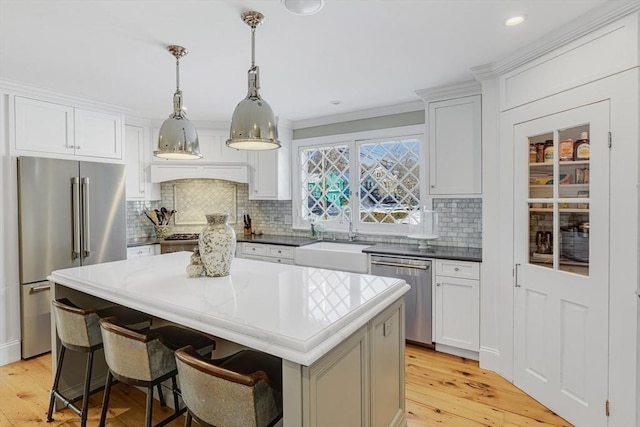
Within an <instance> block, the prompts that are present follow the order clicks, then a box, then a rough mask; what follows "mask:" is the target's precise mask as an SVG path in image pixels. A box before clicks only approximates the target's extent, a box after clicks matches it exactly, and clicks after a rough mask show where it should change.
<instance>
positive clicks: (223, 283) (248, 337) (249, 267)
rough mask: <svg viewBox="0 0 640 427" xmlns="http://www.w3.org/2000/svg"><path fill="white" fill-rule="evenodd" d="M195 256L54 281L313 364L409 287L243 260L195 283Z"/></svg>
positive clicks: (71, 271) (137, 262)
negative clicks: (190, 271) (191, 269)
mask: <svg viewBox="0 0 640 427" xmlns="http://www.w3.org/2000/svg"><path fill="white" fill-rule="evenodd" d="M190 256H191V252H176V253H170V254H164V255H156V256H151V257H137V258H133V259H130V260H123V261H116V262H110V263H104V264H97V265H89V266H83V267H74V268H68V269H64V270H57V271H54V272H53V273H51V275H50V276H49V278H48V279H49V280H51V281H53V282H56V283H59V284H62V285H64V286H67V287H69V288H72V289H76V290H79V291H82V292H84V293H87V294H89V295H94V296H96V297H99V298H103V299H105V300H108V301H112V302H114V303H117V304H121V305H125V306H128V307H132V308H135V309H137V310H140V311H143V312H145V313H148V314H150V315H152V316H156V317H159V318H163V319H166V320H168V321H171V322H175V323H177V324H181V325H184V326H187V327H191V328H193V329H196V330H200V331H202V332H205V333H208V334H211V335H214V336H218V337H220V338H223V339H226V340H229V341H233V342H236V343H238V344H242V345H245V346H247V347H250V348H254V349H256V350H260V351H264V352H266V353H270V354H273V355H275V356H278V357H281V358H283V359H287V360H290V361H293V362H295V363H299V364H301V365H307V366H309V365H311V364H312V363H313V362H315V361H316V360H318V359H319V358H320V357H322V356H323V355H324V354H326V353H327V352H329V351H330V350H331V349H332V348H333V347H335V346H336V345H337V344H339V343H340V342H342V341H343V340H344V339H345V338H347V337H348V336H349V335H351V334H352V333H353V332H355V331H356V330H357V329H358V328H360V327H361V326H362V325H364V324H366V323H367V322H368V321H369V320H371V319H372V318H373V317H374V316H375V315H376V314H378V313H380V312H381V311H382V310H383V309H384V308H386V307H387V306H389V305H390V304H391V303H392V302H394V301H396V300H397V299H398V298H400V297H401V296H402V295H404V293H405V292H406V291H407V290H408V289H409V285H407V284H406V283H405V282H404V281H403V280H400V279H393V278H385V277H376V276H370V275H366V274H355V273H347V272H341V271H333V270H322V269H317V268H307V267H298V266H292V265H283V264H276V263H268V262H263V261H254V260H248V259H241V258H236V259H234V260H233V264H232V266H231V274H230V275H229V276H227V277H219V278H213V277H200V278H188V277H187V274H186V266H187V264H189V258H190Z"/></svg>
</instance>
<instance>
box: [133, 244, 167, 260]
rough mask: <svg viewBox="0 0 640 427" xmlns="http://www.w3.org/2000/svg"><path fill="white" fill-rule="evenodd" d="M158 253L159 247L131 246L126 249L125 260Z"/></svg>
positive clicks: (156, 245) (155, 245)
mask: <svg viewBox="0 0 640 427" xmlns="http://www.w3.org/2000/svg"><path fill="white" fill-rule="evenodd" d="M159 253H160V245H158V244H154V245H142V246H131V247H129V248H127V259H131V258H137V257H140V256H151V255H158V254H159Z"/></svg>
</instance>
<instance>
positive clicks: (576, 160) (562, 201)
mask: <svg viewBox="0 0 640 427" xmlns="http://www.w3.org/2000/svg"><path fill="white" fill-rule="evenodd" d="M589 134H590V126H589V124H588V123H586V124H581V125H577V126H573V127H568V128H565V129H553V130H550V131H549V132H548V133H543V134H539V135H535V136H530V137H529V138H528V140H527V142H528V144H529V146H528V149H529V156H528V162H529V165H528V171H529V198H528V200H527V202H528V205H529V263H531V264H535V265H539V266H543V267H548V268H555V269H558V270H564V271H570V272H573V273H578V274H583V275H588V274H589V231H590V215H589V186H590V175H589V170H590V162H591V156H590V154H591V150H590V143H589ZM556 219H557V226H555V227H554V224H556ZM556 253H557V255H558V256H554V254H556ZM556 263H557V264H556Z"/></svg>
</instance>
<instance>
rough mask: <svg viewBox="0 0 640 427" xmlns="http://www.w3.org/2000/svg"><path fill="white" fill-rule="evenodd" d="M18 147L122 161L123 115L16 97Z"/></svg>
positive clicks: (41, 151) (16, 144)
mask: <svg viewBox="0 0 640 427" xmlns="http://www.w3.org/2000/svg"><path fill="white" fill-rule="evenodd" d="M14 107H15V137H16V140H15V148H16V150H18V151H24V152H33V153H50V154H62V155H68V156H86V157H94V158H107V159H122V116H121V115H118V114H111V113H106V112H99V111H93V110H87V109H81V108H74V107H72V106H68V105H63V104H57V103H52V102H47V101H41V100H38V99H32V98H26V97H21V96H16V97H15V104H14Z"/></svg>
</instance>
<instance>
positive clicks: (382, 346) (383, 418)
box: [369, 304, 405, 426]
mask: <svg viewBox="0 0 640 427" xmlns="http://www.w3.org/2000/svg"><path fill="white" fill-rule="evenodd" d="M403 320H404V310H403V304H394V305H393V307H392V309H391V310H385V312H383V313H382V314H381V315H379V316H377V317H376V318H375V319H373V321H372V322H371V329H370V331H369V336H370V337H371V425H372V426H396V425H399V423H400V420H402V418H403V415H404V406H405V404H404V363H405V360H404V321H403Z"/></svg>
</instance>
